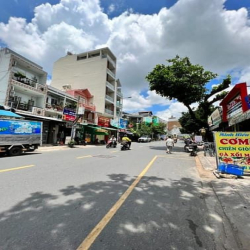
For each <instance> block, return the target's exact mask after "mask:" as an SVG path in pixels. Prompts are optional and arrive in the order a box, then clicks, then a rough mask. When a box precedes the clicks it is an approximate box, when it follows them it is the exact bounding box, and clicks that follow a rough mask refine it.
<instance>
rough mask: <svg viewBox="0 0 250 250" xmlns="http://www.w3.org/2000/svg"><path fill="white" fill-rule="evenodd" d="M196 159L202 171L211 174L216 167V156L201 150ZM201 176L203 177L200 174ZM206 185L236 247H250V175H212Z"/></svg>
mask: <svg viewBox="0 0 250 250" xmlns="http://www.w3.org/2000/svg"><path fill="white" fill-rule="evenodd" d="M198 159H199V162H200V163H201V166H202V170H203V172H207V173H209V174H211V173H212V171H213V170H215V169H216V168H217V165H216V158H215V157H211V156H204V154H203V151H200V152H199V153H198ZM197 168H198V166H197ZM198 171H199V169H198ZM199 172H200V171H199ZM209 176H211V175H209ZM231 177H232V176H231ZM201 178H203V177H202V175H201ZM205 178H206V177H205ZM204 181H205V180H204ZM205 182H206V181H205ZM207 185H208V186H210V188H212V191H213V193H214V195H215V196H214V198H213V200H214V202H215V204H216V205H215V207H217V208H218V207H220V208H221V210H220V209H218V211H219V210H220V212H218V211H216V212H217V213H218V215H219V216H220V217H221V218H223V220H224V221H226V223H229V225H230V227H231V229H232V231H233V233H234V238H235V240H236V242H237V245H238V249H250V247H249V242H250V233H249V232H250V176H243V178H237V179H235V178H230V176H229V175H228V176H227V175H226V178H220V179H217V178H216V177H215V176H214V177H211V178H210V179H209V180H208V182H207ZM210 198H211V197H210ZM208 200H209V198H208ZM208 202H209V201H208ZM224 226H225V225H223V227H224Z"/></svg>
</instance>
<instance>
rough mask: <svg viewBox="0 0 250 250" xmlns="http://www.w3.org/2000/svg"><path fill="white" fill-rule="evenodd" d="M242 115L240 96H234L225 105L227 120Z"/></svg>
mask: <svg viewBox="0 0 250 250" xmlns="http://www.w3.org/2000/svg"><path fill="white" fill-rule="evenodd" d="M240 113H242V103H241V97H240V95H238V96H236V97H235V98H234V99H233V100H232V101H231V102H229V104H228V105H227V119H230V118H231V117H233V116H236V115H238V114H240Z"/></svg>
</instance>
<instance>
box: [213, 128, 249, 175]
mask: <svg viewBox="0 0 250 250" xmlns="http://www.w3.org/2000/svg"><path fill="white" fill-rule="evenodd" d="M214 137H215V143H216V153H217V160H218V161H217V162H218V164H219V165H220V164H235V165H238V166H240V167H245V170H244V171H245V172H250V132H214Z"/></svg>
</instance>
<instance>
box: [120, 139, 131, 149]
mask: <svg viewBox="0 0 250 250" xmlns="http://www.w3.org/2000/svg"><path fill="white" fill-rule="evenodd" d="M129 149H130V146H129V144H128V143H127V142H126V141H122V142H121V150H129Z"/></svg>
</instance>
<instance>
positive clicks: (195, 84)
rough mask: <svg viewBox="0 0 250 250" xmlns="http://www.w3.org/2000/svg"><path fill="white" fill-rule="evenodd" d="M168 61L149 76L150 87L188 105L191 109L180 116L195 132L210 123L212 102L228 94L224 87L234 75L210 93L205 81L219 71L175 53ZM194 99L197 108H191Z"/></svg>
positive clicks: (212, 77)
mask: <svg viewBox="0 0 250 250" xmlns="http://www.w3.org/2000/svg"><path fill="white" fill-rule="evenodd" d="M167 62H168V63H169V65H163V64H161V65H156V66H155V68H154V69H153V70H152V72H150V73H149V74H148V75H147V76H146V79H147V81H148V82H149V87H150V90H155V91H156V93H157V94H160V95H161V96H163V97H166V98H168V99H170V100H172V99H175V100H177V101H179V102H181V103H183V104H184V105H185V106H186V107H187V109H188V113H187V114H186V115H184V117H183V119H180V123H181V125H182V127H183V128H184V129H186V131H189V132H195V131H196V130H197V128H201V127H207V126H208V125H207V118H208V116H209V115H210V114H211V113H212V111H213V110H214V106H213V104H214V103H215V102H217V101H219V100H222V99H223V98H224V97H225V95H226V94H227V92H225V91H223V90H225V89H226V88H227V87H229V85H230V83H231V77H230V76H228V77H227V78H226V79H224V80H223V82H222V83H221V84H219V85H218V86H216V87H214V88H213V89H212V90H211V91H210V93H209V92H208V89H207V88H206V84H207V83H208V82H209V81H211V80H212V79H214V78H216V77H217V74H215V73H212V72H210V71H205V70H204V68H203V67H202V66H200V65H198V64H197V65H193V64H191V62H190V60H189V58H188V57H184V58H180V57H179V56H176V57H175V58H173V59H169V60H167ZM193 103H198V104H199V105H198V108H197V109H196V110H193V109H192V108H191V104H193ZM188 115H189V117H188ZM189 120H190V121H189ZM187 124H188V125H187ZM189 129H190V130H189Z"/></svg>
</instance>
